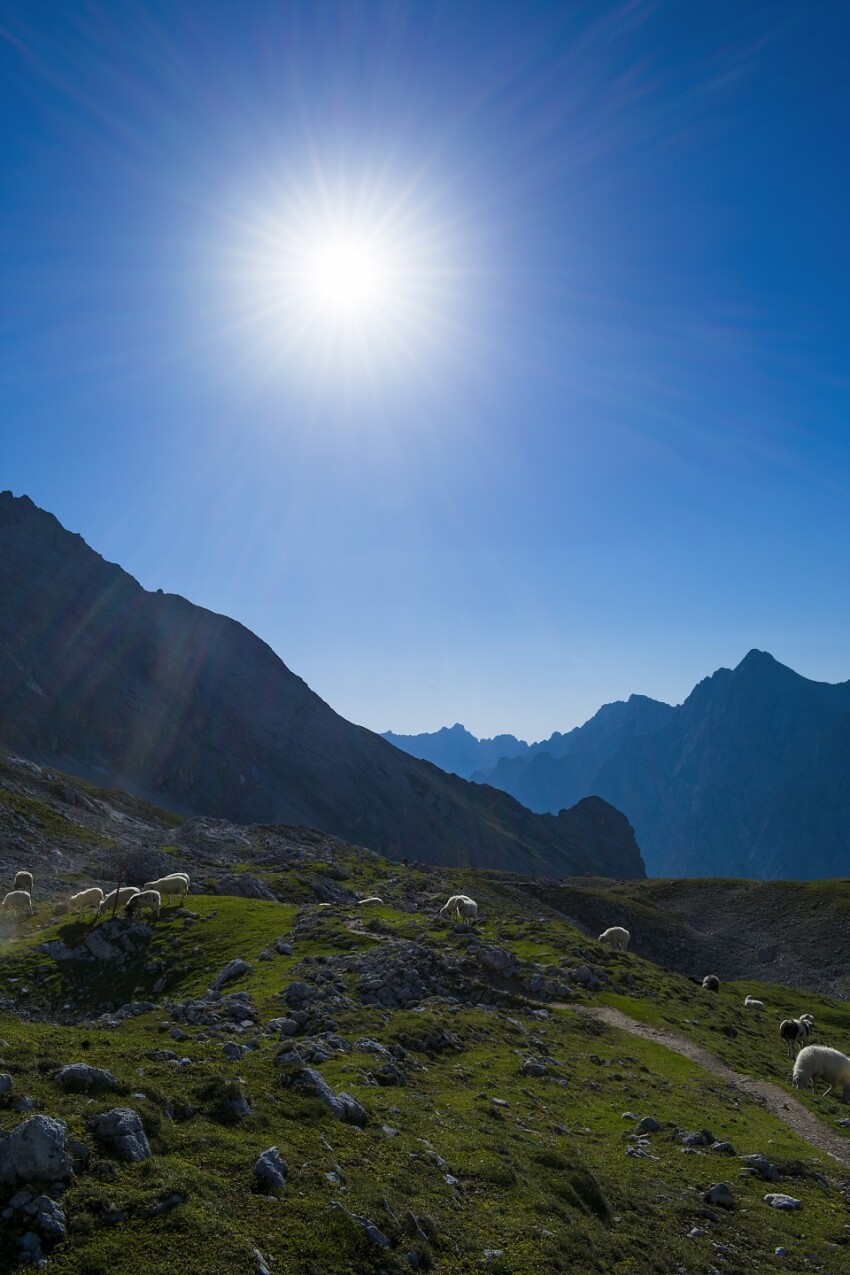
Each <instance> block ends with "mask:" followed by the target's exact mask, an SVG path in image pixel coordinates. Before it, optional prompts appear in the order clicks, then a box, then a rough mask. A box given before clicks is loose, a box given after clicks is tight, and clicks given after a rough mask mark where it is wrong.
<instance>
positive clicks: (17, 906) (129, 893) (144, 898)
mask: <svg viewBox="0 0 850 1275" xmlns="http://www.w3.org/2000/svg"><path fill="white" fill-rule="evenodd" d="M32 888H33V878H32V873H31V872H18V873H16V874H15V884H14V886H13V887H12V889H11V890H10V891H9V893H8V894H7V895H6V896H5V898H4V899H3V901H2V903H0V912H6V913H11V914H12V915H13V916H32V914H33V906H32ZM188 892H189V876H188V874H187V873H186V872H171V873H169V875H168V876H166V877H160V878H159V880H157V881H146V882H145V884H144V885H143V886H142V887H139V886H137V885H127V886H122V887H121V888H120V889H117V890H112V891H111V893H110V894H107V895H104V893H103V890H101V888H100V886H99V885H93V886H90V887H89V889H87V890H80V892H79V893H78V894H72V895H71V897H70V898H69V899H67V900H66V901H65V907H66V910H67V911H68V912H72V913H74V914H75V915H77V916H82V915H83V913H84V912H88V911H89V910H90V909H94V911H95V912H96V914H97V915H98V916H104V915H105V914H106V913H107V912H117V911H118V909H121V910H123V913H124V915H125V916H127V917H130V918H132V917H134V916H136V915H138V914H139V913H141V912H148V913H150V915H151V916H154V917H157V916H159V912H160V908H161V907H162V900H163V897H168V896H172V897H175V898H178V896H179V898H178V901H179V902H180V903H182V902H183V900H184V899H185V897H186V895H187V894H188Z"/></svg>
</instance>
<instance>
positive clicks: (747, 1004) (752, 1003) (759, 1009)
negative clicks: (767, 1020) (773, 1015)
mask: <svg viewBox="0 0 850 1275" xmlns="http://www.w3.org/2000/svg"><path fill="white" fill-rule="evenodd" d="M764 1008H765V1006H764V1001H757V1000H756V998H755V996H745V997H744V1009H750V1010H752V1011H753V1012H754V1013H756V1014H763V1013H764Z"/></svg>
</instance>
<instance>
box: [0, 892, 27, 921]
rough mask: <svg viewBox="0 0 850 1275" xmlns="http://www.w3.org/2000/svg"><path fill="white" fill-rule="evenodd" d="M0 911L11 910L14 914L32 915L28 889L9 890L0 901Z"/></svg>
mask: <svg viewBox="0 0 850 1275" xmlns="http://www.w3.org/2000/svg"><path fill="white" fill-rule="evenodd" d="M0 912H11V913H12V914H13V915H14V916H32V899H31V898H30V894H29V891H28V890H10V891H9V893H8V894H7V895H6V897H5V898H4V900H3V902H2V903H0Z"/></svg>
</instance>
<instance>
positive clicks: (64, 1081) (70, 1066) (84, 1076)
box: [56, 1062, 118, 1093]
mask: <svg viewBox="0 0 850 1275" xmlns="http://www.w3.org/2000/svg"><path fill="white" fill-rule="evenodd" d="M56 1079H57V1081H58V1082H59V1084H60V1085H61V1086H62V1088H63V1089H66V1090H67V1091H68V1092H69V1093H83V1092H84V1091H85V1090H87V1089H117V1088H118V1081H117V1080H116V1079H115V1077H114V1076H113V1074H112V1072H111V1071H107V1070H106V1068H105V1067H90V1066H89V1065H88V1063H81V1062H78V1063H67V1064H66V1065H65V1066H64V1067H60V1068H59V1070H58V1072H57V1073H56Z"/></svg>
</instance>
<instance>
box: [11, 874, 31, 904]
mask: <svg viewBox="0 0 850 1275" xmlns="http://www.w3.org/2000/svg"><path fill="white" fill-rule="evenodd" d="M12 889H13V890H26V892H27V894H28V895H29V896H30V899H32V873H31V872H16V873H15V884H14V885H13V886H12Z"/></svg>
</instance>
